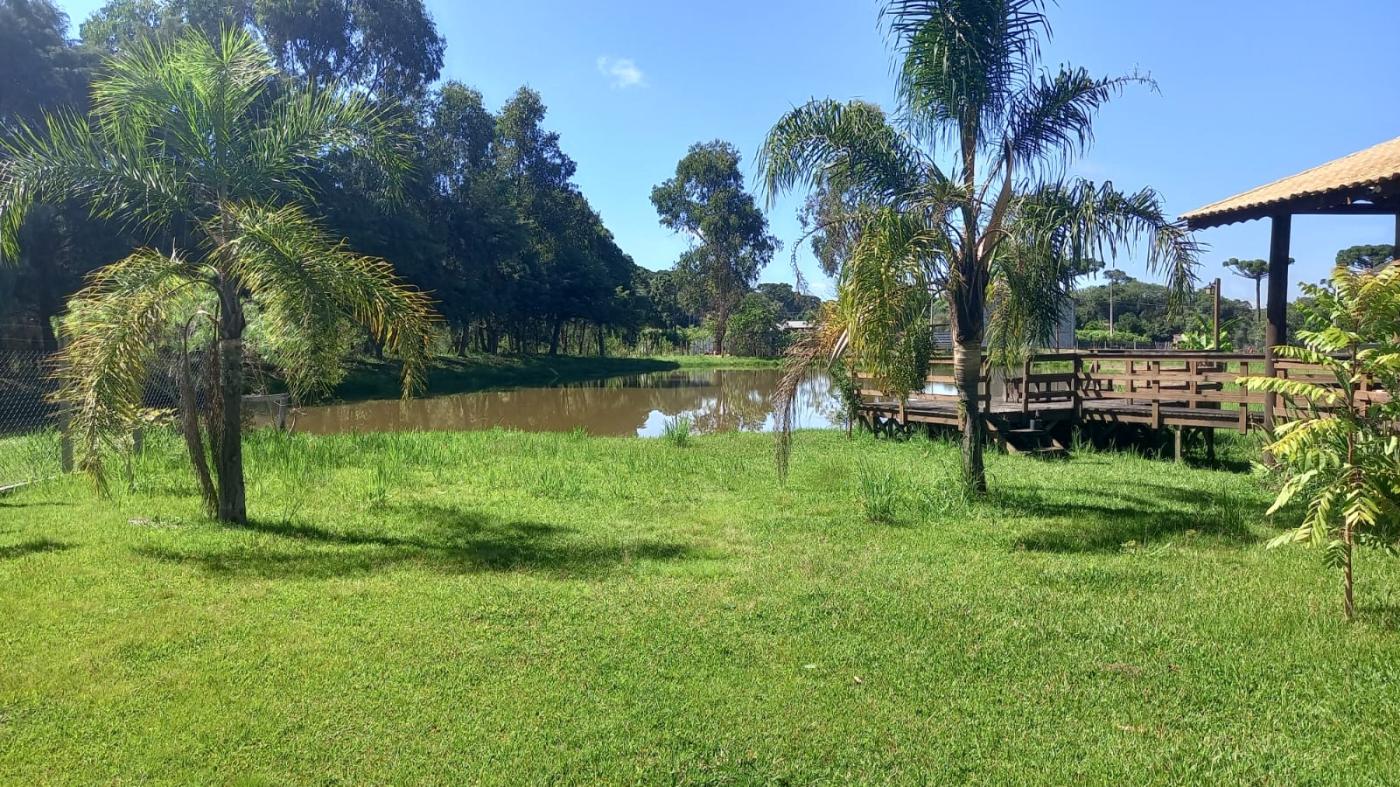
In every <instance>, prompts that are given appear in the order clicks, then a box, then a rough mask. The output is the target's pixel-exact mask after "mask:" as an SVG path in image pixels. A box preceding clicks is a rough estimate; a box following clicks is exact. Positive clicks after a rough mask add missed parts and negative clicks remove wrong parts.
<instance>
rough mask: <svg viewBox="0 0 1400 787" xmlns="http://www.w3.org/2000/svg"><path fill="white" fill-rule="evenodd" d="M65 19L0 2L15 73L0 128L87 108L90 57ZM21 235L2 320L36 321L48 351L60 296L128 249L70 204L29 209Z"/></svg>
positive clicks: (2, 40) (47, 9)
mask: <svg viewBox="0 0 1400 787" xmlns="http://www.w3.org/2000/svg"><path fill="white" fill-rule="evenodd" d="M67 24H68V19H67V17H66V16H65V15H64V14H63V13H62V12H61V11H59V10H58V8H56V7H55V6H54V5H53V4H52V3H51V2H49V1H48V0H0V73H3V74H13V75H16V78H14V79H11V80H10V81H9V82H8V83H7V84H6V85H5V86H4V87H3V88H0V128H4V127H14V126H17V125H19V124H22V123H35V122H38V121H40V120H41V119H42V117H43V114H44V112H51V111H57V110H59V109H62V108H69V109H76V110H81V109H83V108H85V107H86V104H87V84H88V79H89V77H90V74H91V71H92V69H93V67H94V66H95V65H96V63H95V58H93V57H91V56H89V55H88V54H87V53H86V52H84V51H82V50H80V49H79V48H77V47H75V46H72V45H70V43H69V42H68V40H67ZM21 234H22V236H23V241H24V243H23V251H22V252H21V253H20V255H19V257H18V258H17V259H16V260H14V261H13V262H14V263H15V265H14V267H12V268H10V269H9V270H5V271H3V272H0V321H3V322H6V323H11V324H23V325H29V324H32V325H34V326H35V327H36V328H37V329H38V333H39V341H40V343H41V346H42V349H43V350H45V351H47V352H52V351H54V350H56V349H57V346H58V345H57V339H56V337H55V335H54V318H55V317H56V316H57V315H58V314H59V312H60V311H61V310H62V307H63V302H64V300H65V299H66V298H67V297H68V295H70V294H72V292H73V291H74V290H76V289H77V288H78V286H79V285H80V283H81V281H82V277H83V276H84V275H85V274H86V273H87V272H88V271H90V270H91V269H92V268H93V267H94V265H95V264H96V263H97V262H99V261H101V260H112V259H117V258H118V257H120V256H121V255H122V253H123V252H124V251H126V250H129V249H128V248H126V247H125V246H124V244H123V242H122V238H121V234H120V233H119V232H116V231H114V228H113V227H110V226H105V225H103V223H102V222H97V221H93V220H92V219H91V218H90V217H89V216H88V213H87V211H86V210H85V209H84V208H83V206H81V205H77V204H73V203H69V202H65V203H63V204H58V205H52V206H42V207H40V208H39V209H37V210H34V211H32V212H30V214H29V216H28V219H27V220H26V221H25V223H24V226H23V227H22V228H21ZM25 338H28V337H25Z"/></svg>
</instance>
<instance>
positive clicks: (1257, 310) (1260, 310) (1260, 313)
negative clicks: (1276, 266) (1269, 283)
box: [1254, 279, 1264, 322]
mask: <svg viewBox="0 0 1400 787" xmlns="http://www.w3.org/2000/svg"><path fill="white" fill-rule="evenodd" d="M1263 281H1264V280H1263V279H1255V280H1254V321H1255V322H1259V321H1260V320H1262V319H1264V304H1263V302H1262V300H1261V299H1260V297H1259V285H1260V283H1261V282H1263Z"/></svg>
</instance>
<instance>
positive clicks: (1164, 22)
mask: <svg viewBox="0 0 1400 787" xmlns="http://www.w3.org/2000/svg"><path fill="white" fill-rule="evenodd" d="M62 4H63V5H64V7H65V8H66V9H67V10H68V12H69V14H70V16H71V17H72V20H73V24H74V34H76V27H77V24H78V23H79V22H80V21H81V20H82V19H84V18H86V16H87V15H88V14H89V13H91V11H92V10H93V9H94V8H96V7H97V6H99V5H100V2H98V1H97V0H70V1H69V2H64V3H62ZM429 6H430V7H431V9H432V12H433V15H434V17H435V19H436V21H437V24H438V28H439V30H440V31H441V32H442V34H443V35H444V36H446V38H447V63H446V67H445V69H444V74H443V76H444V77H445V78H450V79H457V80H460V81H462V82H465V83H467V84H471V85H474V86H476V87H477V88H479V89H480V90H481V91H482V92H483V93H484V94H485V96H486V98H487V101H488V102H489V103H490V104H491V105H492V106H493V107H496V106H499V104H500V103H501V102H502V101H504V100H505V99H506V98H507V97H508V96H509V95H510V94H511V93H512V92H513V91H514V90H515V89H516V88H517V87H519V86H520V85H522V84H527V85H530V86H531V87H533V88H535V89H536V90H538V91H540V93H541V94H542V95H543V96H544V99H545V102H546V104H547V105H548V106H549V120H548V122H549V125H550V126H551V127H553V128H554V129H556V130H558V131H559V132H560V133H561V135H562V137H563V146H564V149H565V150H566V151H567V152H568V153H569V155H571V156H572V157H573V158H574V159H575V160H576V161H577V162H578V165H579V167H578V176H577V181H578V183H579V184H580V186H581V187H582V189H583V191H584V193H585V194H586V195H587V196H588V198H589V200H590V201H591V202H592V204H593V205H594V206H595V207H596V208H597V209H598V210H599V211H600V212H601V213H602V215H603V218H604V220H605V221H606V223H607V224H608V226H609V227H610V228H611V229H612V230H613V232H614V233H615V234H616V236H617V238H618V241H619V243H620V244H621V245H622V247H623V249H624V250H626V251H627V252H628V253H630V254H631V255H632V256H633V257H634V258H635V259H636V260H637V262H638V263H640V264H642V265H644V266H646V267H650V268H660V267H668V266H669V265H670V264H671V263H672V262H674V260H675V258H676V257H677V256H678V255H679V254H680V252H681V251H682V250H683V249H684V248H685V241H684V240H683V239H681V238H679V237H675V236H673V235H672V234H671V233H669V232H668V231H666V230H665V229H663V228H662V227H660V226H659V225H658V224H657V222H656V214H655V211H654V210H653V209H652V206H651V203H650V201H649V194H650V191H651V187H652V186H653V185H655V184H657V183H659V182H661V181H662V180H664V179H665V178H667V177H668V176H669V175H670V174H671V172H672V171H673V170H674V167H675V164H676V161H677V159H679V158H680V156H682V155H683V154H684V153H685V150H686V148H687V147H688V146H689V145H690V144H691V143H693V142H697V141H703V140H710V139H716V138H719V139H725V140H729V141H731V142H733V143H734V144H736V145H738V146H739V148H740V150H741V151H742V152H743V153H744V156H745V159H746V161H745V167H746V174H748V175H749V176H750V179H751V180H752V179H753V176H754V173H753V170H752V166H751V165H752V159H753V154H754V151H755V150H756V149H757V147H758V145H759V143H760V142H761V141H762V139H763V135H764V134H765V133H766V131H767V130H768V128H769V127H770V126H771V125H772V124H773V122H774V121H775V120H776V119H777V118H778V117H779V116H780V115H781V114H782V113H783V112H784V111H785V110H787V109H788V108H789V107H791V106H793V105H794V104H798V103H801V102H804V101H806V100H808V99H809V98H812V97H827V96H830V97H833V98H839V99H846V98H852V97H861V98H865V99H868V100H873V101H876V102H879V103H882V104H885V105H887V106H888V105H889V104H890V99H891V90H890V84H891V80H890V59H889V53H888V50H887V48H886V46H885V41H884V39H883V37H882V35H881V34H880V31H879V30H878V29H877V26H876V21H877V20H876V13H877V9H878V3H876V2H874V0H747V2H740V1H738V0H710V2H704V3H681V2H670V1H669V0H662V1H660V2H658V0H587V2H580V1H579V0H536V2H531V3H502V2H487V1H486V0H476V1H475V2H463V1H461V0H458V1H457V2H453V1H452V0H429ZM1050 15H1051V21H1052V24H1053V26H1054V31H1055V37H1054V40H1053V42H1052V44H1051V46H1050V47H1049V48H1048V50H1047V52H1046V55H1047V57H1046V60H1047V62H1048V63H1052V64H1053V63H1060V62H1070V63H1074V64H1077V65H1083V66H1085V67H1087V68H1089V69H1090V70H1091V71H1093V72H1096V73H1102V74H1117V73H1124V72H1130V71H1134V70H1140V71H1143V72H1147V73H1150V74H1151V75H1152V76H1153V77H1154V78H1155V79H1156V80H1157V82H1158V85H1159V87H1160V91H1159V92H1152V91H1150V90H1147V89H1145V88H1138V89H1132V90H1130V91H1129V92H1128V93H1127V94H1126V95H1124V96H1123V97H1122V98H1121V99H1119V100H1117V101H1116V102H1114V103H1113V104H1111V105H1110V106H1109V107H1108V108H1107V109H1106V110H1105V111H1104V112H1103V114H1102V115H1101V116H1100V119H1099V122H1098V125H1097V127H1096V132H1097V140H1096V142H1095V145H1094V147H1093V148H1092V149H1091V150H1090V151H1089V153H1088V155H1087V156H1086V157H1085V158H1084V159H1082V160H1081V161H1080V162H1079V163H1078V164H1076V166H1075V169H1074V173H1075V174H1081V175H1084V176H1085V177H1090V178H1093V179H1096V180H1104V179H1108V180H1112V181H1113V182H1114V183H1115V184H1117V185H1118V186H1120V187H1122V188H1132V189H1135V188H1137V187H1140V186H1145V185H1150V186H1153V187H1155V188H1157V189H1158V190H1159V191H1161V192H1162V194H1163V195H1164V197H1165V199H1166V201H1167V206H1168V208H1169V209H1170V210H1171V211H1172V213H1173V214H1177V213H1181V212H1184V211H1187V210H1190V209H1192V208H1195V207H1199V206H1200V205H1203V204H1206V203H1208V202H1212V201H1214V200H1216V199H1220V198H1222V197H1225V196H1229V195H1231V194H1234V193H1237V192H1239V191H1243V190H1245V189H1246V188H1250V187H1252V186H1256V185H1259V184H1262V183H1264V182H1267V181H1269V180H1273V179H1275V178H1277V177H1281V176H1284V175H1289V174H1293V173H1294V172H1298V171H1300V170H1302V169H1305V168H1307V167H1310V166H1313V165H1315V164H1319V163H1322V162H1324V161H1328V160H1331V159H1333V158H1336V157H1338V156H1342V155H1345V154H1347V153H1350V152H1353V151H1355V150H1359V149H1361V148H1364V147H1367V146H1369V145H1372V144H1375V143H1377V142H1381V141H1384V140H1387V139H1391V138H1393V137H1395V136H1397V135H1400V101H1397V99H1400V68H1397V66H1396V49H1395V34H1396V31H1397V30H1400V2H1396V0H1344V2H1336V3H1319V2H1316V0H1174V1H1173V2H1144V1H1142V0H1135V1H1129V2H1110V1H1108V0H1092V1H1090V0H1079V1H1078V2H1075V1H1074V0H1065V1H1064V2H1063V3H1062V5H1060V6H1059V7H1057V8H1052V9H1051V11H1050ZM798 201H799V200H798V199H797V198H788V199H784V200H781V201H779V202H778V203H777V204H776V205H775V206H774V207H773V209H772V211H771V213H770V216H769V218H770V221H771V223H772V226H773V231H774V233H775V234H776V235H777V236H778V237H779V238H781V239H782V241H783V242H784V244H785V247H786V248H785V249H784V250H783V251H782V252H780V254H779V255H778V257H777V258H776V259H775V261H774V263H773V265H772V266H770V267H769V268H768V270H767V271H765V273H764V277H763V278H764V279H765V280H773V281H791V280H792V278H793V274H792V269H791V265H790V254H789V252H790V251H791V249H792V247H793V244H794V243H795V241H796V239H797V238H798V235H799V233H798V227H797V222H796V220H795V218H794V211H795V207H796V205H797V203H798ZM1393 228H1394V225H1393V221H1392V220H1391V219H1388V218H1379V217H1360V218H1337V217H1307V218H1300V219H1297V220H1295V223H1294V231H1293V235H1294V239H1293V243H1294V256H1295V257H1296V258H1297V259H1298V264H1297V265H1296V266H1295V268H1294V279H1295V283H1294V287H1295V289H1296V281H1297V280H1300V279H1301V280H1307V281H1313V280H1317V279H1319V278H1321V277H1323V276H1324V275H1325V274H1326V272H1327V270H1328V268H1330V266H1331V262H1332V259H1333V257H1334V255H1335V253H1336V251H1337V249H1339V248H1341V247H1344V246H1349V245H1352V244H1354V243H1388V242H1390V240H1391V237H1392V235H1393V231H1394V229H1393ZM1200 239H1201V240H1203V241H1205V242H1206V243H1208V244H1209V245H1210V249H1209V250H1208V251H1207V253H1206V254H1205V255H1204V257H1203V259H1202V261H1203V265H1202V271H1201V274H1202V278H1203V279H1206V280H1209V279H1210V278H1213V277H1215V276H1217V275H1222V270H1221V268H1220V265H1219V263H1220V261H1221V260H1223V259H1226V258H1228V257H1264V256H1266V255H1267V251H1268V225H1267V223H1266V222H1258V221H1256V222H1251V223H1248V224H1241V225H1234V226H1231V227H1227V228H1221V229H1215V230H1209V231H1206V232H1203V233H1201V235H1200ZM799 261H800V264H802V266H803V269H804V271H805V272H806V273H807V275H808V279H809V281H810V282H811V284H812V289H813V291H814V292H815V293H816V294H819V295H830V294H831V293H830V286H829V283H827V282H825V281H824V280H823V279H822V278H821V277H820V275H818V274H815V272H814V269H813V267H812V265H811V260H810V257H809V256H808V255H805V254H803V255H801V256H800V257H799ZM1117 262H1118V265H1119V267H1121V268H1122V269H1124V270H1125V271H1127V272H1128V273H1130V274H1132V275H1133V276H1137V277H1139V278H1148V276H1147V274H1146V272H1145V271H1144V269H1143V264H1142V261H1141V259H1140V258H1131V257H1123V258H1120V259H1119V260H1118V261H1117ZM1223 275H1224V278H1225V293H1226V295H1229V296H1232V297H1240V298H1248V299H1253V285H1252V284H1251V283H1250V282H1247V281H1245V280H1243V279H1239V278H1236V277H1233V276H1230V275H1229V274H1228V272H1223Z"/></svg>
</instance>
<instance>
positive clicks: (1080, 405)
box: [1069, 353, 1084, 422]
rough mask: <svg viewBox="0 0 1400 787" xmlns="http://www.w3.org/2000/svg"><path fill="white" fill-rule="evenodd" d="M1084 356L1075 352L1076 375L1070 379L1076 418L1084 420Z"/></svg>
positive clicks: (1076, 419)
mask: <svg viewBox="0 0 1400 787" xmlns="http://www.w3.org/2000/svg"><path fill="white" fill-rule="evenodd" d="M1083 377H1084V356H1082V355H1080V354H1079V353H1075V354H1074V376H1073V378H1072V379H1071V380H1070V381H1069V389H1070V401H1072V402H1074V420H1075V421H1076V422H1078V421H1082V420H1084V390H1083V388H1084V380H1083Z"/></svg>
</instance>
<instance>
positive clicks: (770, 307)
mask: <svg viewBox="0 0 1400 787" xmlns="http://www.w3.org/2000/svg"><path fill="white" fill-rule="evenodd" d="M780 319H781V313H780V311H779V308H778V304H776V303H774V302H773V301H771V300H769V299H768V298H767V297H766V296H764V295H763V294H761V293H757V292H751V293H749V294H748V295H745V296H744V299H743V300H742V301H740V302H739V308H738V309H735V310H734V313H733V314H731V315H729V325H728V330H727V334H728V336H729V351H730V352H731V353H733V354H734V355H744V356H750V357H756V358H773V357H776V356H778V355H779V354H780V353H781V352H782V346H783V334H782V332H781V331H779V330H778V321H779V320H780Z"/></svg>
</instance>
